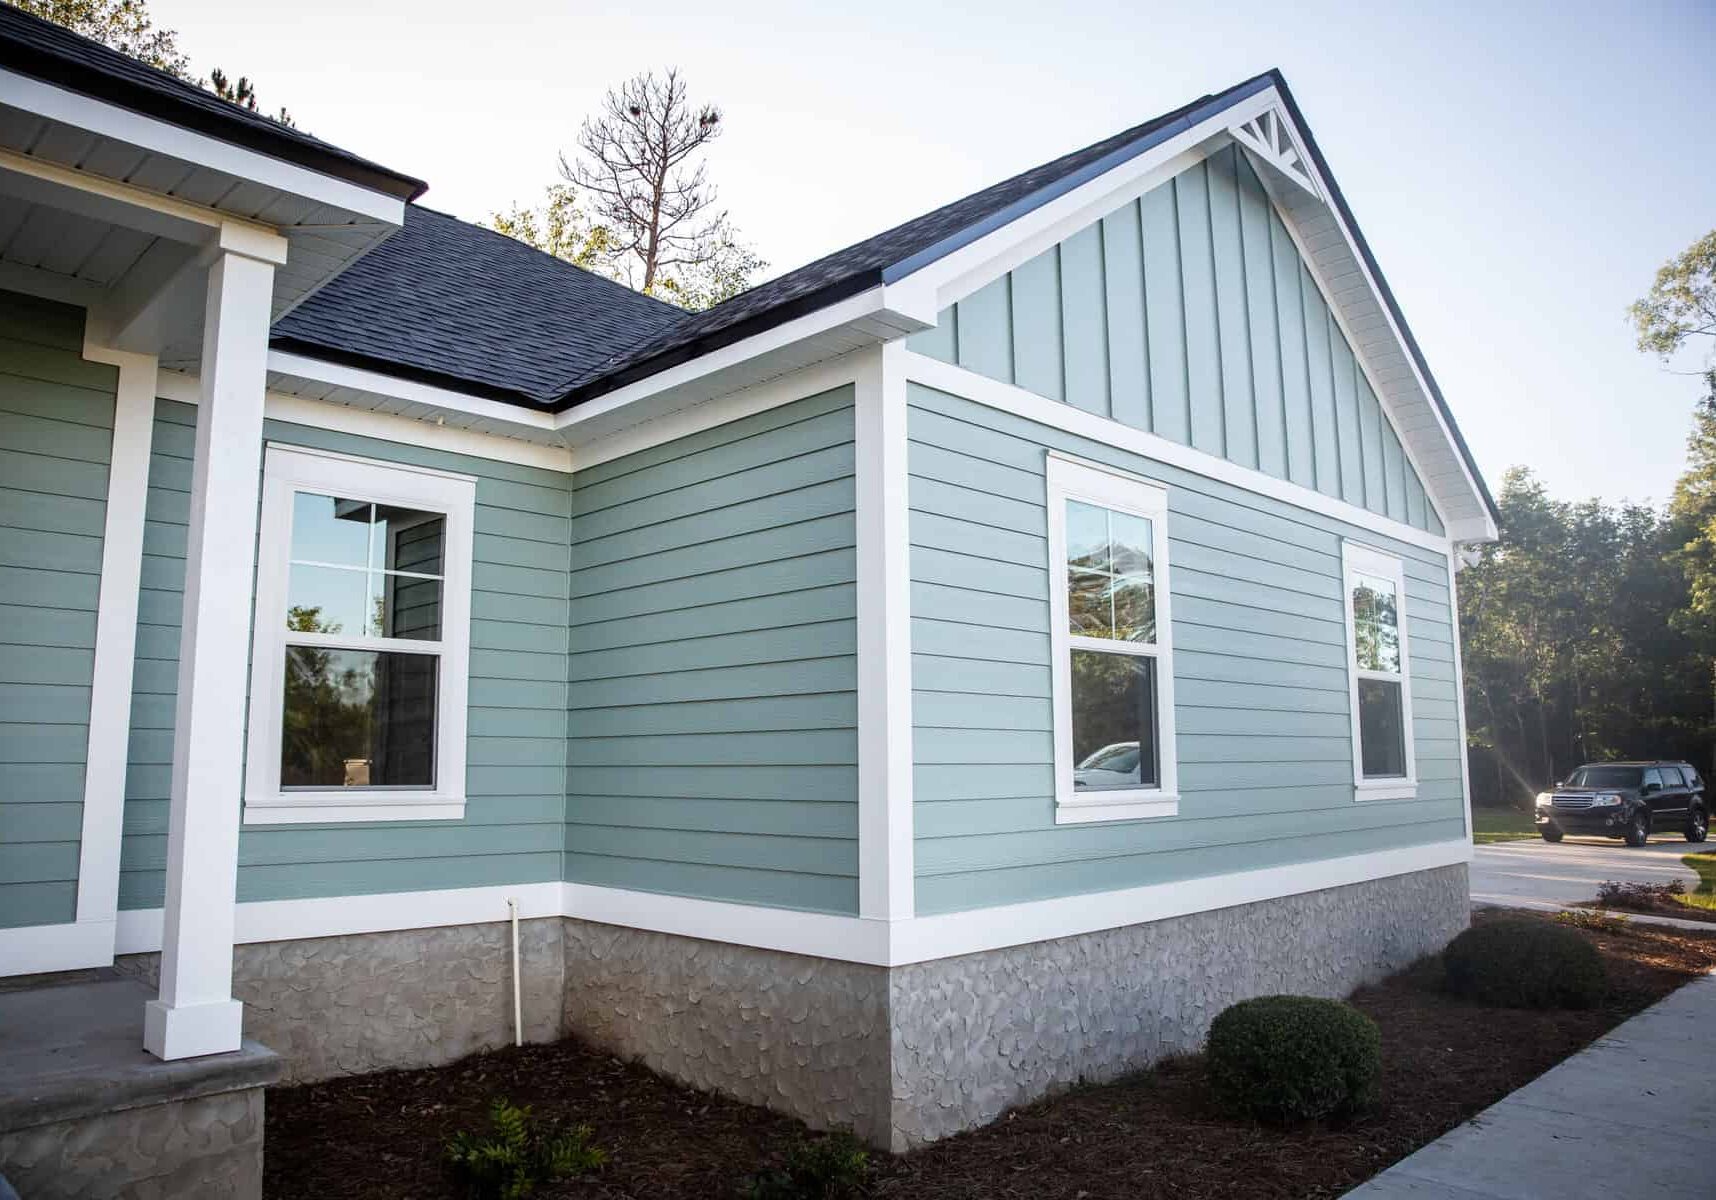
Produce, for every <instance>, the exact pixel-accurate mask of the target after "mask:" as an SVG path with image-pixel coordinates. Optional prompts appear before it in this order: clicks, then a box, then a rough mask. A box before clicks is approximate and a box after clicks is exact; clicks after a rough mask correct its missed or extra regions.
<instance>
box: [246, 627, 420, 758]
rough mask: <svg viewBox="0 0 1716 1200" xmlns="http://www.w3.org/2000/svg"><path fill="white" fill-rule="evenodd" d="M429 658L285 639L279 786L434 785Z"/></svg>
mask: <svg viewBox="0 0 1716 1200" xmlns="http://www.w3.org/2000/svg"><path fill="white" fill-rule="evenodd" d="M436 663H437V660H436V658H435V656H433V655H428V654H394V653H381V652H377V651H370V650H338V649H328V648H324V647H320V646H288V647H287V648H286V684H285V691H286V696H285V721H284V728H283V731H282V737H281V745H280V782H281V786H282V787H286V788H295V787H296V788H306V787H310V788H342V787H418V788H428V787H433V786H434V785H435V750H434V746H435V671H436Z"/></svg>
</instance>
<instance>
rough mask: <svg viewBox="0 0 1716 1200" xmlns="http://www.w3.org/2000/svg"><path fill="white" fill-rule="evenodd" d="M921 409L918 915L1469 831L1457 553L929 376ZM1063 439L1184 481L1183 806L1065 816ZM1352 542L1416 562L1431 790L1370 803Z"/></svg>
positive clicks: (1415, 661) (914, 461) (1179, 488)
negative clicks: (1043, 421) (1357, 733)
mask: <svg viewBox="0 0 1716 1200" xmlns="http://www.w3.org/2000/svg"><path fill="white" fill-rule="evenodd" d="M908 398H909V404H910V410H909V418H908V430H909V436H910V451H909V470H910V489H909V500H910V508H911V542H912V548H911V575H912V585H911V587H912V664H913V665H912V687H913V713H912V715H913V724H914V757H915V770H914V780H915V813H916V848H917V852H916V855H917V856H916V884H917V906H918V911H919V912H920V913H925V914H929V913H938V912H948V911H953V910H961V909H973V908H982V907H987V906H991V905H997V904H1008V903H1014V902H1019V901H1028V900H1039V899H1045V898H1049V897H1055V896H1064V895H1071V894H1075V893H1081V892H1095V891H1108V890H1112V889H1118V888H1126V887H1133V886H1139V885H1144V884H1156V883H1167V882H1172V881H1176V880H1182V879H1191V878H1196V877H1199V876H1204V875H1217V874H1223V873H1226V872H1231V871H1238V870H1247V869H1253V868H1261V867H1270V866H1277V865H1283V864H1288V863H1302V862H1309V861H1313V860H1316V859H1321V858H1332V857H1337V856H1341V855H1349V854H1357V853H1364V852H1369V851H1378V850H1386V849H1391V848H1395V847H1400V846H1410V845H1416V844H1422V843H1430V842H1439V841H1445V840H1450V839H1459V838H1463V837H1464V836H1465V825H1464V798H1463V786H1462V782H1461V772H1460V753H1461V747H1460V742H1459V734H1458V729H1459V725H1458V719H1457V713H1456V703H1455V701H1456V693H1455V689H1456V686H1457V684H1456V680H1455V672H1454V649H1453V637H1452V630H1451V625H1450V613H1449V603H1448V577H1447V571H1448V567H1447V561H1446V559H1445V558H1443V557H1442V556H1440V555H1438V554H1437V553H1435V552H1434V551H1428V550H1424V549H1421V548H1419V547H1416V546H1412V545H1409V544H1406V543H1402V542H1398V541H1395V540H1393V539H1390V538H1387V537H1384V536H1382V535H1380V534H1378V533H1375V532H1373V531H1371V530H1368V529H1365V530H1360V529H1356V528H1353V527H1350V526H1347V525H1345V524H1343V523H1342V522H1340V521H1338V520H1335V519H1332V518H1329V517H1325V516H1321V515H1319V514H1317V513H1313V512H1310V511H1308V510H1306V509H1301V508H1297V507H1295V506H1292V505H1289V504H1286V503H1283V502H1281V501H1277V500H1273V499H1269V498H1267V497H1264V496H1260V495H1258V494H1256V493H1253V492H1249V491H1245V490H1242V489H1240V488H1236V487H1233V486H1231V485H1228V484H1224V483H1220V482H1217V481H1215V480H1211V479H1208V478H1206V477H1204V476H1200V475H1195V474H1192V473H1190V472H1187V471H1183V470H1179V469H1176V468H1173V467H1170V466H1167V465H1165V464H1162V463H1159V462H1155V461H1152V460H1149V459H1146V458H1142V457H1140V456H1138V455H1135V454H1132V453H1129V452H1127V451H1123V450H1118V449H1116V448H1114V447H1112V446H1109V445H1106V444H1102V443H1097V442H1092V441H1087V440H1085V439H1083V438H1079V437H1076V436H1073V435H1071V434H1068V433H1065V432H1062V431H1060V430H1056V429H1051V428H1049V427H1046V426H1042V425H1038V424H1036V423H1034V422H1031V421H1028V420H1025V419H1023V418H1020V417H1016V416H1013V415H1011V414H1007V413H1002V412H999V411H997V410H995V409H992V408H989V407H986V406H983V405H980V404H977V403H974V402H972V401H969V400H966V399H963V398H960V397H956V396H951V395H948V394H946V393H943V392H938V391H934V390H932V389H929V388H926V387H923V386H921V385H919V384H916V383H913V384H910V385H909V393H908ZM1050 449H1054V450H1060V451H1063V452H1065V453H1069V454H1074V455H1077V456H1079V457H1082V458H1086V459H1090V460H1092V461H1096V462H1100V463H1104V464H1107V465H1110V466H1113V467H1117V468H1120V469H1123V470H1125V471H1128V472H1131V473H1133V474H1136V475H1139V476H1141V477H1143V478H1146V479H1149V480H1152V481H1155V482H1158V483H1161V484H1163V485H1166V486H1167V488H1168V489H1169V491H1168V511H1169V519H1168V529H1167V535H1168V538H1169V545H1170V561H1171V576H1172V577H1171V587H1172V596H1171V599H1170V602H1169V612H1168V613H1167V614H1166V616H1167V618H1168V619H1170V620H1172V622H1173V628H1174V663H1173V669H1174V686H1175V692H1176V701H1177V703H1176V720H1177V723H1178V737H1177V744H1178V752H1179V778H1180V794H1181V800H1180V806H1179V813H1178V815H1177V816H1173V817H1161V818H1153V819H1148V820H1138V821H1123V822H1116V823H1110V824H1093V825H1060V826H1057V825H1056V824H1055V819H1054V805H1055V801H1054V769H1055V767H1054V761H1053V736H1052V730H1053V723H1052V716H1051V704H1050V694H1051V693H1050V659H1049V654H1050V643H1049V624H1048V622H1049V588H1050V586H1051V583H1052V582H1053V579H1054V573H1053V572H1052V571H1051V570H1050V564H1049V561H1048V542H1047V529H1048V526H1047V508H1046V503H1047V501H1046V494H1045V487H1046V484H1045V480H1044V464H1045V461H1046V456H1047V451H1048V450H1050ZM1343 538H1352V539H1354V540H1356V541H1362V542H1364V543H1366V544H1368V545H1373V546H1376V547H1378V548H1379V549H1382V550H1385V551H1387V552H1388V553H1391V554H1395V555H1398V556H1399V557H1400V558H1401V559H1402V560H1403V561H1404V564H1405V571H1406V593H1407V594H1406V605H1405V609H1406V619H1407V631H1408V637H1409V643H1410V651H1411V659H1410V666H1411V696H1412V713H1413V735H1414V739H1415V744H1416V752H1417V760H1418V774H1419V779H1420V783H1419V789H1418V798H1417V799H1415V800H1401V801H1381V800H1372V801H1365V802H1362V803H1361V802H1357V801H1355V800H1354V798H1353V751H1352V735H1351V725H1350V716H1349V702H1348V690H1347V669H1346V654H1347V651H1346V640H1345V639H1346V628H1345V623H1344V609H1343V595H1342V593H1343V586H1342V575H1341V542H1342V539H1343Z"/></svg>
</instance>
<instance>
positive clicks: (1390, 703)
mask: <svg viewBox="0 0 1716 1200" xmlns="http://www.w3.org/2000/svg"><path fill="white" fill-rule="evenodd" d="M1342 560H1343V564H1344V567H1345V570H1344V577H1345V580H1346V589H1345V590H1346V597H1345V605H1346V622H1347V675H1348V678H1349V680H1350V683H1351V690H1350V695H1349V699H1350V702H1351V705H1352V725H1353V785H1354V787H1355V789H1356V793H1355V794H1356V795H1357V797H1358V799H1360V800H1399V799H1405V798H1408V797H1411V796H1414V795H1416V794H1417V792H1418V779H1417V770H1416V766H1415V760H1414V757H1413V753H1412V695H1411V689H1410V687H1409V682H1408V676H1409V672H1408V660H1407V649H1406V620H1405V605H1404V601H1405V597H1406V574H1405V571H1404V570H1403V569H1402V567H1401V563H1400V560H1399V559H1398V558H1394V557H1392V556H1391V555H1387V554H1383V553H1381V552H1379V551H1376V550H1372V549H1370V548H1369V547H1368V546H1359V545H1355V544H1353V543H1351V542H1347V543H1344V544H1343V545H1342Z"/></svg>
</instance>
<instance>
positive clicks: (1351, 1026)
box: [1205, 996, 1382, 1123]
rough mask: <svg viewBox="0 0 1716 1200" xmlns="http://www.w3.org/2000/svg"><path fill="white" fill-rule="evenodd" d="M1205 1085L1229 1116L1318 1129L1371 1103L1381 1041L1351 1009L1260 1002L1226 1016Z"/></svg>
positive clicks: (1212, 1041) (1296, 1001) (1216, 1026)
mask: <svg viewBox="0 0 1716 1200" xmlns="http://www.w3.org/2000/svg"><path fill="white" fill-rule="evenodd" d="M1205 1054H1206V1058H1207V1066H1208V1071H1209V1079H1210V1084H1211V1086H1212V1087H1213V1088H1214V1089H1215V1093H1216V1096H1217V1097H1218V1098H1219V1099H1220V1100H1221V1101H1222V1102H1223V1103H1224V1104H1226V1105H1227V1106H1228V1107H1229V1108H1231V1109H1233V1110H1235V1111H1237V1112H1240V1113H1244V1114H1246V1115H1248V1116H1251V1117H1254V1118H1256V1119H1258V1120H1260V1121H1271V1122H1277V1123H1285V1122H1291V1121H1315V1120H1320V1119H1322V1118H1324V1117H1333V1116H1340V1115H1344V1114H1347V1113H1353V1112H1358V1111H1359V1110H1361V1109H1364V1108H1367V1107H1369V1106H1370V1105H1371V1104H1373V1103H1374V1102H1375V1100H1376V1093H1377V1083H1378V1080H1379V1079H1380V1078H1381V1075H1382V1034H1381V1033H1380V1032H1379V1031H1378V1029H1377V1027H1376V1022H1374V1021H1372V1020H1371V1019H1370V1018H1369V1017H1367V1016H1365V1015H1364V1014H1363V1013H1361V1012H1359V1011H1358V1009H1356V1008H1354V1007H1352V1006H1351V1005H1350V1004H1342V1003H1341V1002H1340V1001H1338V1000H1319V999H1317V998H1315V997H1312V996H1260V997H1258V998H1257V999H1255V1000H1243V1001H1241V1002H1240V1003H1238V1004H1235V1005H1234V1006H1233V1007H1232V1008H1229V1009H1228V1010H1227V1011H1225V1012H1223V1013H1222V1014H1221V1015H1220V1016H1218V1017H1217V1018H1216V1019H1215V1022H1214V1023H1213V1024H1212V1025H1211V1026H1210V1036H1209V1042H1208V1044H1207V1045H1206V1047H1205Z"/></svg>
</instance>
